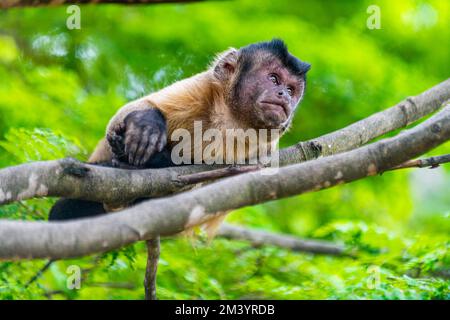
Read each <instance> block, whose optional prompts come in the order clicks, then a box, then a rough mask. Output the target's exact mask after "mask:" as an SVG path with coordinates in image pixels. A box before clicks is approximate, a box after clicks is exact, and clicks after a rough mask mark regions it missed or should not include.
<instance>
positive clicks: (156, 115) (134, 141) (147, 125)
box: [112, 109, 167, 167]
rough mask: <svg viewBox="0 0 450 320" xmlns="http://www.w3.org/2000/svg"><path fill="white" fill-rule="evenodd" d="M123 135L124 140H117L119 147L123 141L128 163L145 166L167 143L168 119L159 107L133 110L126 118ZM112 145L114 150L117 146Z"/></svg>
mask: <svg viewBox="0 0 450 320" xmlns="http://www.w3.org/2000/svg"><path fill="white" fill-rule="evenodd" d="M118 135H120V133H119V134H118ZM123 136H124V137H125V139H124V140H123V142H120V141H119V140H120V139H116V140H117V141H119V142H118V143H117V144H119V148H120V145H121V144H122V143H123V145H124V149H123V151H124V154H125V158H126V159H127V161H128V163H129V164H131V165H134V166H137V167H139V166H143V165H144V164H145V163H146V162H148V160H149V159H150V158H151V157H152V156H153V155H154V154H155V153H157V152H161V151H162V150H163V148H164V147H165V146H166V144H167V125H166V119H165V118H164V116H163V115H162V113H161V112H160V111H159V110H157V109H148V110H140V111H133V112H131V113H130V114H128V115H127V116H126V117H125V119H124V135H123ZM112 147H113V152H114V148H115V147H114V146H112ZM119 158H120V157H119Z"/></svg>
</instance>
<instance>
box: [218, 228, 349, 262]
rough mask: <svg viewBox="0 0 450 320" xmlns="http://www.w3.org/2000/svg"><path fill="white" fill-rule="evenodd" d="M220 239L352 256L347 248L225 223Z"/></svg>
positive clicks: (220, 232) (256, 245) (299, 250)
mask: <svg viewBox="0 0 450 320" xmlns="http://www.w3.org/2000/svg"><path fill="white" fill-rule="evenodd" d="M217 236H218V237H222V238H226V239H232V240H243V241H248V242H250V243H251V244H252V245H253V246H255V247H259V246H263V245H270V246H275V247H279V248H284V249H288V250H292V251H298V252H309V253H316V254H329V255H350V253H346V252H345V247H344V246H341V245H338V244H334V243H330V242H327V241H320V240H302V239H299V238H297V237H294V236H289V235H283V234H277V233H272V232H267V231H262V230H254V229H250V228H244V227H239V226H234V225H230V224H227V223H224V224H222V225H221V226H220V228H219V231H218V232H217Z"/></svg>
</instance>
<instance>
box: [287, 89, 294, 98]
mask: <svg viewBox="0 0 450 320" xmlns="http://www.w3.org/2000/svg"><path fill="white" fill-rule="evenodd" d="M287 92H288V94H289V95H290V96H291V97H292V96H293V95H294V90H293V89H292V88H291V87H289V88H287Z"/></svg>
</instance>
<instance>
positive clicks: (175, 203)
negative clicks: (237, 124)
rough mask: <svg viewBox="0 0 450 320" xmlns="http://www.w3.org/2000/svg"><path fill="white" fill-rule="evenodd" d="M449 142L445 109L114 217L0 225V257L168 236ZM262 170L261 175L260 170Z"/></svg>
mask: <svg viewBox="0 0 450 320" xmlns="http://www.w3.org/2000/svg"><path fill="white" fill-rule="evenodd" d="M449 139H450V105H449V106H447V107H445V108H444V109H443V110H441V111H440V112H439V113H437V114H436V115H434V116H432V117H431V118H429V119H428V120H426V121H424V122H423V123H421V124H419V125H418V126H416V127H414V128H413V129H409V130H406V131H404V132H402V133H400V134H399V135H397V136H395V137H393V138H390V139H384V140H380V141H378V142H376V143H373V144H371V145H368V146H364V147H361V148H359V149H355V150H352V151H349V152H345V153H341V154H338V155H334V156H329V157H323V158H320V159H317V160H314V161H307V162H304V163H300V164H295V165H290V166H286V167H282V168H279V169H277V170H274V169H264V170H262V171H261V172H259V171H258V172H250V173H245V174H242V175H239V176H235V177H230V178H227V179H223V180H221V181H218V182H215V183H212V184H209V185H206V186H204V187H202V188H198V189H194V190H191V191H188V192H184V193H180V194H177V195H174V196H170V197H166V198H160V199H153V200H149V201H145V202H143V203H141V204H138V205H136V206H134V207H131V208H127V209H126V210H123V211H121V212H116V213H111V214H107V215H103V216H99V217H94V218H89V219H79V220H76V221H70V222H51V223H48V222H41V221H39V222H36V221H33V222H31V221H12V220H3V221H0V258H2V259H30V258H68V257H78V256H83V255H87V254H91V253H95V252H103V251H108V250H112V249H116V248H119V247H122V246H124V245H127V244H130V243H132V242H135V241H139V240H147V239H152V238H154V237H156V236H159V235H161V236H170V235H174V234H177V233H179V232H181V231H183V230H185V229H186V228H191V227H193V226H196V225H199V224H201V223H204V222H206V221H208V220H210V219H212V218H214V217H215V213H216V212H219V211H226V210H232V209H237V208H240V207H243V206H248V205H254V204H258V203H263V202H267V201H271V200H275V199H280V198H284V197H289V196H293V195H296V194H302V193H305V192H311V191H317V190H321V189H325V188H329V187H332V186H335V185H339V184H343V183H348V182H351V181H355V180H358V179H362V178H365V177H367V176H372V175H376V174H378V173H382V172H384V171H386V170H388V169H389V168H392V167H395V166H397V165H399V164H401V163H403V162H405V161H407V160H409V159H412V158H415V157H417V156H419V155H421V154H423V153H425V152H427V151H429V150H431V149H433V148H434V147H436V146H438V145H439V144H442V143H444V142H446V141H448V140H449ZM263 171H264V172H263Z"/></svg>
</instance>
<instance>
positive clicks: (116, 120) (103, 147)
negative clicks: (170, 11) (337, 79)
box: [49, 39, 310, 220]
mask: <svg viewBox="0 0 450 320" xmlns="http://www.w3.org/2000/svg"><path fill="white" fill-rule="evenodd" d="M309 69H310V65H309V64H308V63H306V62H302V61H300V60H299V59H298V58H296V57H294V56H293V55H291V54H290V53H289V52H288V50H287V47H286V45H285V44H284V42H283V41H282V40H279V39H274V40H272V41H269V42H260V43H255V44H250V45H248V46H245V47H242V48H240V49H234V48H230V49H229V50H227V51H225V52H223V53H221V54H219V55H218V56H217V58H216V59H215V60H214V62H213V63H212V65H211V66H210V67H209V68H208V69H207V70H206V71H204V72H201V73H199V74H196V75H194V76H192V77H190V78H187V79H184V80H181V81H178V82H175V83H174V84H172V85H170V86H168V87H166V88H164V89H162V90H160V91H157V92H154V93H151V94H150V95H148V96H145V97H143V98H140V99H138V100H136V101H133V102H130V103H128V104H126V105H125V106H123V107H122V108H121V109H120V110H119V111H118V112H117V113H116V115H115V116H114V117H113V118H112V119H111V120H110V121H109V124H108V126H107V129H106V137H105V138H103V139H102V140H101V141H100V142H99V143H98V145H97V147H96V149H95V151H94V152H93V154H92V155H91V157H90V158H89V162H90V163H93V164H99V165H106V166H115V167H122V168H124V167H125V168H126V167H128V168H134V169H139V168H163V167H169V166H173V165H174V162H173V161H172V159H171V150H172V148H173V147H174V145H176V144H177V143H187V142H185V141H181V142H178V141H171V140H170V139H168V137H171V135H172V133H173V132H174V131H175V130H176V129H186V130H188V131H189V132H190V133H191V134H192V136H193V135H194V121H201V124H202V130H203V132H204V131H206V130H208V129H218V130H220V131H223V132H224V133H225V131H226V130H227V129H243V130H246V129H249V128H252V129H256V130H258V129H279V130H280V132H281V133H283V132H285V131H286V129H287V128H288V127H289V125H290V123H291V120H292V118H293V115H294V111H295V109H296V107H297V105H298V104H299V102H300V101H301V100H302V98H303V94H304V91H305V85H306V73H307V72H308V70H309ZM224 137H225V135H224ZM267 140H268V141H267V144H271V143H272V142H273V141H272V140H273V139H272V138H270V137H269V138H268V139H267ZM189 144H190V148H191V149H192V151H193V152H192V153H191V154H192V155H194V153H195V150H194V148H195V146H194V144H192V143H190V141H189ZM197 147H198V146H197ZM200 147H201V148H204V145H201V146H200ZM214 156H215V159H217V157H219V158H223V159H225V157H226V152H225V151H224V152H223V153H221V154H215V155H214ZM250 156H251V154H246V158H248V157H250ZM203 160H205V159H203ZM206 160H207V159H206ZM224 162H225V160H224ZM111 209H114V208H108V206H107V205H104V204H102V203H97V202H92V201H83V200H72V199H60V200H59V201H58V202H57V203H56V204H55V205H54V206H53V208H52V209H51V211H50V214H49V220H67V219H75V218H81V217H87V216H94V215H98V214H103V213H106V212H107V211H112V210H111Z"/></svg>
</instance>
